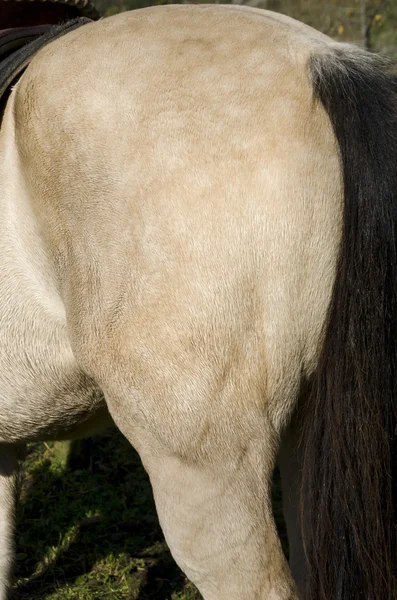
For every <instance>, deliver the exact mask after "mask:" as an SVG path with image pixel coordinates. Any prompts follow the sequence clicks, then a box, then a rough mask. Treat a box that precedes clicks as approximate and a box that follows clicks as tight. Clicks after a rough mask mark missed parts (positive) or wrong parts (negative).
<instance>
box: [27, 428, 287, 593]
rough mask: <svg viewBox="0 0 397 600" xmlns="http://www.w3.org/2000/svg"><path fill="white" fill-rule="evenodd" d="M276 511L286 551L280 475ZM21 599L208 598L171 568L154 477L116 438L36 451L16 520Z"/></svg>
mask: <svg viewBox="0 0 397 600" xmlns="http://www.w3.org/2000/svg"><path fill="white" fill-rule="evenodd" d="M83 467H84V468H83ZM274 510H275V515H276V519H277V521H278V523H279V525H280V528H281V535H282V539H283V541H284V543H285V531H284V527H283V524H282V513H281V495H280V486H279V477H278V475H277V474H276V475H275V484H274ZM16 597H17V598H20V599H24V598H26V599H27V598H29V600H39V599H40V600H102V599H106V600H150V599H152V600H153V599H155V600H199V599H200V598H201V596H200V595H199V594H198V592H197V591H196V590H195V588H194V586H193V585H191V584H190V583H189V582H188V581H187V579H186V578H185V577H184V575H183V573H182V572H181V571H180V570H179V569H178V567H177V565H176V564H175V562H174V561H173V559H172V557H171V555H170V553H169V551H168V548H167V546H166V544H165V542H164V538H163V535H162V533H161V529H160V526H159V524H158V520H157V516H156V512H155V508H154V502H153V497H152V493H151V488H150V484H149V480H148V477H147V475H146V473H145V471H144V469H143V468H142V465H141V462H140V460H139V457H138V455H137V454H136V452H135V451H134V450H133V449H132V448H131V446H130V444H129V443H128V442H127V441H126V440H125V439H124V438H123V437H122V436H121V434H119V433H118V432H117V431H115V430H109V431H108V432H106V433H105V434H104V435H102V436H100V437H97V438H95V439H92V440H89V441H87V442H84V443H83V444H82V445H80V446H79V447H76V444H75V445H74V446H73V445H72V446H71V445H70V444H68V443H63V444H59V443H58V444H32V445H31V446H30V447H29V454H28V459H27V465H26V472H25V476H24V484H23V492H22V496H21V500H20V503H19V507H18V515H17V568H16Z"/></svg>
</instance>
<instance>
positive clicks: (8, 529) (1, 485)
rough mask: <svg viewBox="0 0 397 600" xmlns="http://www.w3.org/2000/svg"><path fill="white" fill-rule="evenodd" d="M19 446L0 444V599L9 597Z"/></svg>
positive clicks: (5, 599)
mask: <svg viewBox="0 0 397 600" xmlns="http://www.w3.org/2000/svg"><path fill="white" fill-rule="evenodd" d="M21 454H22V453H21V449H20V448H19V447H15V446H10V445H8V444H0V600H7V599H8V598H9V594H10V589H11V583H12V570H13V563H14V539H13V537H14V517H15V504H16V498H17V492H18V483H19V458H20V455H21Z"/></svg>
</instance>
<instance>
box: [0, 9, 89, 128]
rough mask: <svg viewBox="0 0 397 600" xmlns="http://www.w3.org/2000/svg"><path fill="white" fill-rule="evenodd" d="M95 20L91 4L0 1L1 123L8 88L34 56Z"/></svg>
mask: <svg viewBox="0 0 397 600" xmlns="http://www.w3.org/2000/svg"><path fill="white" fill-rule="evenodd" d="M97 19H99V13H98V12H97V10H96V9H95V7H94V5H93V4H92V2H91V0H44V1H43V0H38V1H35V0H26V1H25V0H0V120H1V117H2V113H3V111H4V107H5V103H6V100H7V97H8V95H9V92H10V88H11V87H12V85H13V84H14V83H15V82H16V81H17V79H18V77H19V76H20V75H21V74H22V73H23V71H24V70H25V69H26V67H27V66H28V64H29V63H30V61H31V60H32V58H33V56H34V55H35V54H36V52H37V51H38V50H40V48H42V47H43V46H45V45H46V44H48V43H49V42H51V41H53V40H54V39H56V38H58V37H60V36H62V35H65V34H66V33H68V32H69V31H72V30H73V29H76V28H77V27H81V26H82V25H85V24H86V23H89V22H90V21H93V20H97Z"/></svg>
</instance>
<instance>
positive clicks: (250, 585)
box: [107, 385, 297, 600]
mask: <svg viewBox="0 0 397 600" xmlns="http://www.w3.org/2000/svg"><path fill="white" fill-rule="evenodd" d="M165 390H167V386H166V385H164V391H165ZM107 399H108V406H109V409H110V412H111V413H112V416H113V418H114V420H115V421H116V423H117V424H118V426H119V427H120V429H121V430H122V432H123V433H124V435H125V436H126V437H127V438H129V440H130V441H131V443H132V444H133V445H134V446H135V447H136V448H137V450H138V452H139V453H140V456H141V458H142V461H143V464H144V466H145V468H146V470H147V471H148V474H149V476H150V480H151V484H152V487H153V492H154V498H155V502H156V507H157V512H158V516H159V519H160V523H161V526H162V529H163V532H164V535H165V538H166V540H167V543H168V545H169V547H170V550H171V552H172V554H173V556H174V558H175V560H176V562H177V563H178V565H179V566H180V567H181V569H182V570H183V571H184V572H185V573H186V575H187V576H188V577H189V579H190V580H191V581H192V582H193V583H194V584H195V585H196V586H197V588H198V589H199V591H200V592H201V594H202V595H203V597H204V598H205V600H226V599H227V600H252V598H258V600H259V599H263V600H265V599H266V600H270V599H272V600H287V599H288V600H293V599H295V598H297V596H296V594H295V591H294V584H293V581H292V578H291V576H290V572H289V569H288V565H287V564H286V561H285V559H284V556H283V553H282V550H281V545H280V541H279V538H278V536H277V533H276V528H275V523H274V520H273V514H272V510H271V500H270V482H271V475H272V471H273V465H274V449H275V446H276V442H275V435H274V430H273V429H272V427H271V425H270V423H269V422H268V421H267V419H266V416H265V414H264V411H263V413H262V412H261V411H260V410H259V409H258V410H257V411H256V410H255V409H254V408H253V407H252V406H250V407H249V408H248V407H247V408H246V409H245V410H244V409H243V407H244V402H241V399H240V401H235V402H234V401H233V399H229V400H230V402H231V404H230V411H228V410H227V407H225V412H224V413H223V414H222V411H221V413H220V412H219V405H220V404H221V402H220V399H219V398H217V397H213V398H212V399H211V400H212V401H211V402H210V403H209V404H208V406H207V411H206V412H205V413H204V414H203V412H202V411H201V412H200V414H196V415H195V410H194V407H193V406H194V405H192V400H191V399H189V398H188V397H186V398H184V399H183V400H181V401H180V402H181V405H183V406H184V407H185V410H184V412H183V411H182V410H181V407H180V406H178V407H176V406H175V405H174V403H175V399H174V398H172V399H171V398H169V397H166V395H165V396H164V397H163V398H162V400H161V402H162V406H163V407H164V409H163V410H159V405H158V403H156V408H153V404H152V403H151V402H150V399H148V405H150V413H149V414H148V415H145V417H144V419H141V417H139V416H138V415H137V413H136V412H135V411H134V410H131V407H132V406H133V405H134V403H135V399H134V398H131V397H130V398H129V399H128V398H124V400H120V398H118V399H117V400H116V399H115V398H112V397H108V398H107ZM189 404H190V406H191V409H190V410H189V408H188V406H189ZM236 407H239V409H240V410H239V411H236ZM202 410H203V409H202ZM134 412H135V414H133V413H134ZM145 412H146V410H145V407H143V406H142V404H141V406H140V414H141V415H142V414H143V413H145ZM182 414H184V415H185V416H184V417H183V416H182ZM214 414H216V415H217V417H216V419H217V420H216V421H214V416H213V415H214ZM172 430H173V432H174V433H173V436H172V435H170V436H169V435H168V433H167V432H168V431H172ZM186 432H188V433H186ZM189 439H190V440H191V443H190V446H189Z"/></svg>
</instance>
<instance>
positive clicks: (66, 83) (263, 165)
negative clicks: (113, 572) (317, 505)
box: [0, 5, 342, 600]
mask: <svg viewBox="0 0 397 600" xmlns="http://www.w3.org/2000/svg"><path fill="white" fill-rule="evenodd" d="M332 44H333V42H331V41H330V40H329V39H328V38H326V37H325V36H323V35H321V34H319V33H317V32H315V31H313V30H311V29H310V28H308V27H306V26H304V25H302V24H299V23H297V22H295V21H293V20H291V19H288V18H286V17H282V16H280V15H275V14H272V13H269V12H266V11H259V10H254V9H249V8H239V7H236V6H233V7H232V6H228V7H226V6H209V5H208V6H167V7H156V8H150V9H145V10H139V11H135V12H131V13H125V14H122V15H119V16H116V17H113V18H109V19H105V20H102V21H99V22H97V23H93V24H90V25H87V26H84V27H82V28H80V29H78V30H76V31H74V32H72V33H70V34H68V35H67V36H65V37H63V38H61V39H60V40H58V41H55V42H54V43H52V44H50V45H49V46H48V47H46V48H44V49H43V50H41V51H40V52H39V54H38V55H37V57H36V58H35V59H34V60H33V62H32V63H31V65H30V66H29V68H28V70H27V71H26V73H25V74H24V75H23V77H22V79H21V80H20V82H19V83H18V85H17V86H16V87H15V89H14V92H13V93H12V96H11V98H10V100H9V102H8V106H7V110H6V114H5V118H4V121H3V125H2V128H1V134H0V206H1V219H0V340H1V344H0V406H1V419H0V442H1V445H0V452H1V454H0V456H1V458H0V473H2V478H1V479H0V511H1V512H2V515H1V516H0V537H1V545H0V579H1V582H0V599H1V600H5V598H6V597H7V588H8V584H9V570H10V563H11V556H12V550H11V543H10V538H11V529H12V513H13V504H12V489H13V485H14V483H13V481H14V473H15V468H16V462H15V460H16V459H15V453H16V449H17V447H18V446H20V445H23V444H24V443H25V442H26V441H28V440H36V439H54V438H55V439H59V438H65V437H73V436H78V435H85V434H86V433H90V432H92V431H93V430H95V429H96V428H97V427H99V426H101V425H103V424H105V423H107V422H108V420H109V416H108V414H107V409H106V406H107V408H108V410H109V412H110V414H111V416H112V417H113V419H114V421H115V422H116V424H117V425H118V427H119V428H120V429H121V431H122V432H123V433H124V435H125V436H126V437H127V438H128V439H129V440H130V441H131V443H132V444H133V445H134V446H135V448H136V449H137V450H138V452H139V453H140V456H141V458H142V460H143V463H144V465H145V468H146V469H147V471H148V473H149V476H150V479H151V483H152V486H153V491H154V496H155V500H156V505H157V510H158V514H159V517H160V521H161V525H162V528H163V530H164V533H165V536H166V539H167V542H168V544H169V546H170V548H171V551H172V553H173V556H174V557H175V560H176V561H177V562H178V564H179V565H180V566H181V568H182V569H183V570H184V572H185V573H186V574H187V576H188V577H189V578H190V579H191V580H192V581H193V582H194V583H195V584H196V585H197V587H198V588H199V590H200V591H201V593H202V595H203V597H204V598H205V600H254V598H257V599H258V600H259V599H261V600H292V599H294V600H295V599H296V598H297V592H296V589H295V586H294V584H293V581H292V578H291V575H290V572H289V569H288V566H287V564H286V562H285V560H284V557H283V554H282V551H281V546H280V542H279V539H278V536H277V534H276V530H275V525H274V521H273V516H272V513H271V508H270V495H269V485H270V480H271V475H272V471H273V467H274V463H275V457H276V453H277V450H278V447H279V441H280V434H281V431H282V428H283V426H284V425H285V424H286V422H287V421H288V419H289V417H290V415H291V413H292V411H293V408H294V406H295V404H296V401H297V397H298V393H299V389H300V386H301V384H302V381H303V380H304V379H305V378H306V377H308V376H310V374H311V373H312V372H313V369H314V367H315V365H316V361H317V358H318V352H319V346H320V342H321V332H322V330H323V326H324V322H325V318H326V311H327V307H328V304H329V300H330V295H331V288H332V284H333V280H334V273H335V261H336V256H337V252H338V247H339V241H340V219H341V205H342V202H341V186H340V168H339V158H338V152H337V149H336V141H335V139H334V135H333V133H332V130H331V126H330V124H329V122H328V118H327V117H326V114H325V112H324V110H323V109H322V107H321V106H320V105H319V104H318V103H315V102H314V101H313V90H312V86H311V82H310V80H309V75H308V72H307V63H308V60H309V57H310V55H311V54H313V53H316V52H319V53H325V52H327V51H328V48H329V47H330V46H331V45H332ZM102 392H103V394H104V397H105V401H106V404H105V401H104V399H103V396H102Z"/></svg>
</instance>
